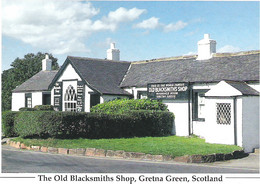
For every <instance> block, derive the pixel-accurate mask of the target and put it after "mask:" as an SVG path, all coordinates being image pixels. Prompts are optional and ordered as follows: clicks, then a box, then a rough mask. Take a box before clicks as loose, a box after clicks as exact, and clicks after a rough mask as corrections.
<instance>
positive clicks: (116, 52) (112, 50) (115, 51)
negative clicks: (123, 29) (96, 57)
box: [107, 43, 120, 61]
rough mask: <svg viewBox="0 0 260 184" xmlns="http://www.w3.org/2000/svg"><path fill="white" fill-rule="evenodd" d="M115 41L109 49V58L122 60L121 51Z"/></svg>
mask: <svg viewBox="0 0 260 184" xmlns="http://www.w3.org/2000/svg"><path fill="white" fill-rule="evenodd" d="M115 45H116V44H115V43H111V44H110V49H108V50H107V59H108V60H114V61H119V60H120V51H119V49H116V48H115Z"/></svg>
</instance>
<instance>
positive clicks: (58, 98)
mask: <svg viewBox="0 0 260 184" xmlns="http://www.w3.org/2000/svg"><path fill="white" fill-rule="evenodd" d="M54 109H55V110H57V111H62V83H61V82H57V83H56V84H55V85H54Z"/></svg>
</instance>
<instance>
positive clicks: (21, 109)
mask: <svg viewBox="0 0 260 184" xmlns="http://www.w3.org/2000/svg"><path fill="white" fill-rule="evenodd" d="M19 111H35V109H34V108H29V107H21V108H20V109H19Z"/></svg>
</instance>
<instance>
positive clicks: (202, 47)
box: [197, 34, 217, 60]
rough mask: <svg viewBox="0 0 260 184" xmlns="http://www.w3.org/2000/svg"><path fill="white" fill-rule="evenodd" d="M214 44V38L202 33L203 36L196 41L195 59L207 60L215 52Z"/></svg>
mask: <svg viewBox="0 0 260 184" xmlns="http://www.w3.org/2000/svg"><path fill="white" fill-rule="evenodd" d="M216 44H217V42H216V41H215V40H212V39H210V35H209V34H204V38H203V39H202V40H200V41H198V58H197V60H207V59H210V58H212V57H213V54H214V53H216Z"/></svg>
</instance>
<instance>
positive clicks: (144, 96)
mask: <svg viewBox="0 0 260 184" xmlns="http://www.w3.org/2000/svg"><path fill="white" fill-rule="evenodd" d="M137 98H138V99H147V91H137Z"/></svg>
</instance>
